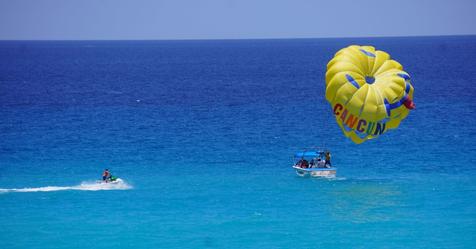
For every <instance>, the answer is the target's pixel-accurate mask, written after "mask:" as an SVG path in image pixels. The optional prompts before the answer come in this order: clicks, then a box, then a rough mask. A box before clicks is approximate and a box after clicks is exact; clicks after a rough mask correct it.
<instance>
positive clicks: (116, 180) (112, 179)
mask: <svg viewBox="0 0 476 249" xmlns="http://www.w3.org/2000/svg"><path fill="white" fill-rule="evenodd" d="M121 182H123V180H122V179H121V178H119V177H117V176H111V177H109V178H107V179H106V180H105V181H103V180H99V181H98V183H103V184H118V183H121Z"/></svg>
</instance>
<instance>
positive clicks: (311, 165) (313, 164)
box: [309, 158, 316, 168]
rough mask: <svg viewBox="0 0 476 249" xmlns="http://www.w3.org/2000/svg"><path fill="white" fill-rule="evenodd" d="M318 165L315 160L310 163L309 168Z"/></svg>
mask: <svg viewBox="0 0 476 249" xmlns="http://www.w3.org/2000/svg"><path fill="white" fill-rule="evenodd" d="M315 165H316V161H315V160H314V158H313V159H311V161H310V162H309V168H314V166H315Z"/></svg>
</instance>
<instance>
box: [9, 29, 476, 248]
mask: <svg viewBox="0 0 476 249" xmlns="http://www.w3.org/2000/svg"><path fill="white" fill-rule="evenodd" d="M351 44H359V45H372V46H375V47H376V48H377V49H379V50H384V51H386V52H388V53H389V54H391V55H392V58H394V59H395V60H397V61H399V62H400V63H401V64H402V65H403V66H404V69H405V71H406V72H408V73H409V74H410V75H411V77H412V84H413V86H414V88H415V95H414V101H415V103H416V106H417V107H416V109H415V110H413V111H412V112H411V113H410V115H409V116H408V117H407V118H406V119H405V120H404V121H403V122H402V123H401V125H400V127H399V128H398V129H395V130H391V131H389V132H388V133H385V134H384V135H382V136H381V137H379V138H378V139H374V140H369V141H367V142H365V143H363V144H359V145H357V144H354V143H353V142H351V141H350V139H347V138H346V137H345V136H344V135H343V134H342V132H341V130H340V128H339V127H338V125H337V123H336V122H335V119H334V116H333V114H332V110H331V107H330V105H329V104H328V103H327V101H326V100H325V97H324V92H325V79H324V76H325V71H326V64H327V62H328V61H329V60H330V59H331V58H332V57H333V56H334V54H335V52H337V51H338V50H339V49H340V48H343V47H346V46H348V45H351ZM475 55H476V36H445V37H402V38H346V39H283V40H195V41H2V42H0V248H2V249H10V248H36V249H42V248H68V249H74V248H78V249H79V248H81V249H82V248H366V249H367V248H392V249H393V248H475V247H476V204H475V201H474V200H476V159H475V155H476V143H475V141H474V140H475V139H476V126H475V124H476V116H475V114H476V113H475V110H476V87H475V86H473V83H474V82H476V58H475V57H474V56H475ZM314 146H321V147H326V148H328V149H329V150H330V151H331V152H332V158H333V164H334V166H336V167H337V168H338V171H337V177H336V178H333V179H315V178H302V177H299V176H297V175H296V174H295V172H294V171H293V169H292V168H291V165H292V156H293V154H294V153H295V152H296V151H299V150H301V149H303V148H309V147H314ZM105 168H109V169H110V170H111V171H112V173H113V175H116V176H118V177H120V178H121V179H123V180H124V183H122V184H118V185H114V187H109V186H104V185H102V184H97V183H96V180H98V179H99V178H100V177H101V174H102V171H103V170H104V169H105Z"/></svg>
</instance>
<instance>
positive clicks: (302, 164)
mask: <svg viewBox="0 0 476 249" xmlns="http://www.w3.org/2000/svg"><path fill="white" fill-rule="evenodd" d="M298 166H299V167H301V168H303V169H307V168H308V167H309V162H308V161H307V160H306V159H304V158H302V159H301V160H299V162H298Z"/></svg>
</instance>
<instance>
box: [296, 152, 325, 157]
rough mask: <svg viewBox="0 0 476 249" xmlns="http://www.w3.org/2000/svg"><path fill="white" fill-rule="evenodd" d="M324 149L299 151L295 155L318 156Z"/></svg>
mask: <svg viewBox="0 0 476 249" xmlns="http://www.w3.org/2000/svg"><path fill="white" fill-rule="evenodd" d="M323 153H324V152H323V151H304V152H297V153H296V154H294V157H317V156H319V155H322V154H323Z"/></svg>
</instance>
